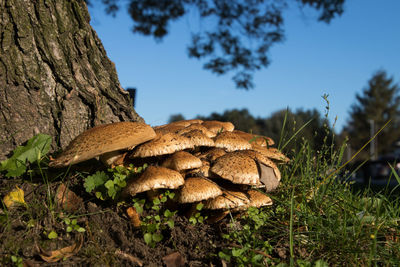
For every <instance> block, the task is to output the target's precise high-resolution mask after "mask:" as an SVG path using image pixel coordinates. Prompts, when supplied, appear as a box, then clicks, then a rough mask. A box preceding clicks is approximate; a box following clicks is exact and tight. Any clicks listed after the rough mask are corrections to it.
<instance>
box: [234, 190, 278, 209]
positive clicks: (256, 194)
mask: <svg viewBox="0 0 400 267" xmlns="http://www.w3.org/2000/svg"><path fill="white" fill-rule="evenodd" d="M247 197H248V198H249V200H250V202H249V203H248V204H247V205H245V206H241V207H239V208H237V209H236V210H237V211H239V210H244V209H247V208H249V207H256V208H260V207H263V206H270V205H272V204H273V202H272V199H271V198H270V197H269V196H267V195H266V194H264V193H261V192H260V191H257V190H253V189H250V190H249V191H247Z"/></svg>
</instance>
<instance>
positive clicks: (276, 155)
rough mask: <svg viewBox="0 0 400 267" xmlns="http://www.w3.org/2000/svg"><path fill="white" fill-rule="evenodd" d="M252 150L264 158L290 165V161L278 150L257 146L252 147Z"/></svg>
mask: <svg viewBox="0 0 400 267" xmlns="http://www.w3.org/2000/svg"><path fill="white" fill-rule="evenodd" d="M252 149H253V150H255V151H257V152H259V153H261V154H262V155H263V156H264V157H267V158H270V159H274V160H277V161H280V162H283V163H288V162H289V161H290V159H289V158H288V157H286V156H285V155H284V154H283V153H282V152H280V151H279V150H278V149H276V148H272V147H271V148H266V147H262V146H259V145H256V144H253V145H252Z"/></svg>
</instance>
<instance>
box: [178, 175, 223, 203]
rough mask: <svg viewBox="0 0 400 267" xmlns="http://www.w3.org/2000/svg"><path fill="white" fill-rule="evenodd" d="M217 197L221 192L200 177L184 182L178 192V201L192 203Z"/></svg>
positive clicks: (214, 185)
mask: <svg viewBox="0 0 400 267" xmlns="http://www.w3.org/2000/svg"><path fill="white" fill-rule="evenodd" d="M219 195H222V190H221V189H220V188H219V186H218V185H217V184H216V183H214V182H212V181H210V180H208V179H204V178H200V177H191V178H187V179H186V180H185V184H184V185H183V186H182V187H181V189H180V190H179V198H178V201H179V202H180V203H193V202H198V201H202V200H206V199H209V198H215V197H217V196H219Z"/></svg>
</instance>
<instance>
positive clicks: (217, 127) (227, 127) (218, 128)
mask: <svg viewBox="0 0 400 267" xmlns="http://www.w3.org/2000/svg"><path fill="white" fill-rule="evenodd" d="M201 125H203V126H204V127H206V128H207V129H208V130H210V131H211V132H213V133H215V134H217V133H219V132H222V131H223V132H232V131H233V130H234V129H235V126H234V125H233V124H232V123H231V122H222V121H203V123H202V124H201Z"/></svg>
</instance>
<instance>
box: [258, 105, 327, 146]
mask: <svg viewBox="0 0 400 267" xmlns="http://www.w3.org/2000/svg"><path fill="white" fill-rule="evenodd" d="M285 117H286V123H285V128H284V129H283V131H282V127H283V122H284V121H285ZM261 123H262V125H261ZM259 124H260V128H261V129H262V132H261V134H263V135H267V136H269V137H271V138H272V139H274V140H275V142H276V143H278V142H279V140H280V139H282V144H281V145H283V144H284V143H286V142H287V141H289V139H291V138H292V137H293V139H292V140H291V141H290V143H289V144H288V146H287V147H286V150H293V149H294V150H296V149H297V147H298V146H299V145H301V143H302V142H303V140H306V141H307V142H308V143H309V144H310V146H311V148H312V149H315V150H320V149H321V147H322V145H323V144H324V142H326V144H328V145H330V144H332V140H333V139H332V138H333V136H332V133H334V132H333V129H332V128H331V126H330V124H329V121H328V120H327V119H326V118H325V117H323V116H322V115H321V113H320V112H319V111H318V110H316V109H311V110H304V109H297V110H296V111H295V112H293V111H291V110H290V109H287V110H286V109H282V110H279V111H277V112H274V113H273V114H272V115H271V116H270V117H268V118H266V119H264V120H263V121H262V122H261V121H260V122H259ZM306 124H307V125H306ZM300 129H301V130H300ZM299 130H300V131H299ZM297 131H299V132H298V133H297V134H296V132H297ZM295 134H296V135H295ZM281 135H282V138H281ZM334 144H335V143H334Z"/></svg>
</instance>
